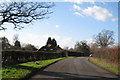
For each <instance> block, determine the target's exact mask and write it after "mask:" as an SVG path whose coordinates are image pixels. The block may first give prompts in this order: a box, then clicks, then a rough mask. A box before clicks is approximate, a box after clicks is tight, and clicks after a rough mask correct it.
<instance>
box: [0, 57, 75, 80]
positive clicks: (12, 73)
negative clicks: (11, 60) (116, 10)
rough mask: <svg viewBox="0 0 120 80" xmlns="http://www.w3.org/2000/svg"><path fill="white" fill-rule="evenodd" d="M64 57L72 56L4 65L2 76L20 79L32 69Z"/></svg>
mask: <svg viewBox="0 0 120 80" xmlns="http://www.w3.org/2000/svg"><path fill="white" fill-rule="evenodd" d="M64 58H73V57H72V56H71V57H61V58H55V59H48V60H39V61H32V62H27V63H21V64H15V65H4V66H3V67H2V78H3V80H4V79H11V78H14V79H20V78H24V77H25V76H26V75H28V74H30V73H32V71H34V70H36V69H40V68H41V67H44V66H46V65H48V64H51V63H53V62H55V61H58V60H61V59H64Z"/></svg>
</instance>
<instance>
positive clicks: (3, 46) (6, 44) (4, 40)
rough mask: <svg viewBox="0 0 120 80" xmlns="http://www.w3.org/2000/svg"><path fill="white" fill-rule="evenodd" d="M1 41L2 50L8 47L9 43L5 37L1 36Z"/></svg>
mask: <svg viewBox="0 0 120 80" xmlns="http://www.w3.org/2000/svg"><path fill="white" fill-rule="evenodd" d="M1 41H2V50H8V49H10V47H11V45H10V43H9V41H8V39H7V38H6V37H2V38H1Z"/></svg>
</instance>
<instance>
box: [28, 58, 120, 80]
mask: <svg viewBox="0 0 120 80" xmlns="http://www.w3.org/2000/svg"><path fill="white" fill-rule="evenodd" d="M36 79H38V80H43V79H46V80H48V79H49V80H59V79H64V80H75V79H77V80H118V77H117V76H116V75H114V74H113V73H110V72H108V71H106V70H104V69H102V68H100V67H98V66H96V65H94V64H92V63H90V62H89V61H88V57H77V58H67V59H63V60H61V61H58V62H57V63H55V64H52V65H50V66H48V67H47V68H45V69H44V70H43V71H38V73H36V74H35V75H34V76H32V77H31V78H30V80H36Z"/></svg>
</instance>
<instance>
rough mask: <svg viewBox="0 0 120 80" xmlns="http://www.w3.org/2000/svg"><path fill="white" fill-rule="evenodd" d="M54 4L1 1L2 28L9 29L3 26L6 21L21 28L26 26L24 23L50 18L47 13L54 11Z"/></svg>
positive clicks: (0, 26)
mask: <svg viewBox="0 0 120 80" xmlns="http://www.w3.org/2000/svg"><path fill="white" fill-rule="evenodd" d="M53 6H54V3H50V2H22V1H18V2H16V1H11V2H4V3H3V2H2V3H0V30H5V29H7V28H6V27H3V26H2V25H3V24H4V23H11V24H13V25H14V29H16V28H17V29H21V28H24V26H23V25H24V24H29V23H31V22H33V21H36V20H41V19H44V18H48V17H47V15H48V14H51V13H53V12H52V11H51V8H52V7H53Z"/></svg>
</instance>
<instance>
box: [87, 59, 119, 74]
mask: <svg viewBox="0 0 120 80" xmlns="http://www.w3.org/2000/svg"><path fill="white" fill-rule="evenodd" d="M89 61H90V62H92V63H94V64H96V65H98V66H100V67H102V68H104V69H106V70H108V71H110V72H113V73H115V74H117V75H118V65H114V64H112V63H107V62H105V61H101V60H98V59H96V58H92V57H91V58H90V59H89Z"/></svg>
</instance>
